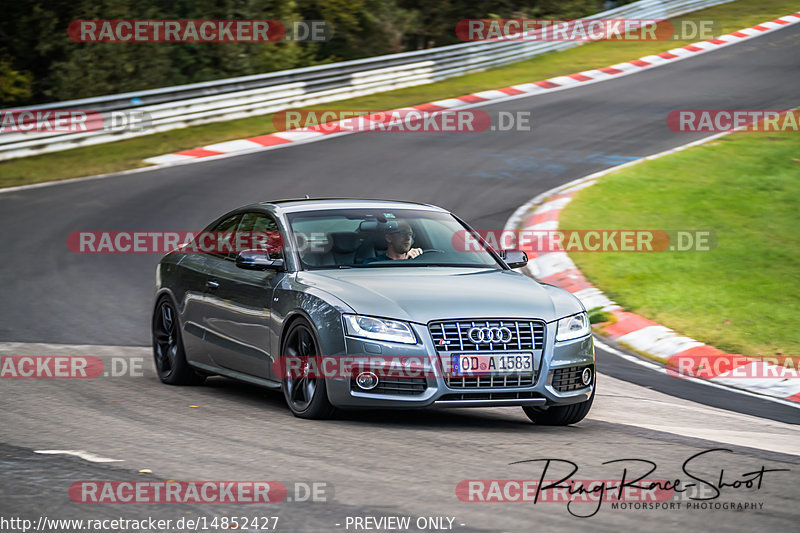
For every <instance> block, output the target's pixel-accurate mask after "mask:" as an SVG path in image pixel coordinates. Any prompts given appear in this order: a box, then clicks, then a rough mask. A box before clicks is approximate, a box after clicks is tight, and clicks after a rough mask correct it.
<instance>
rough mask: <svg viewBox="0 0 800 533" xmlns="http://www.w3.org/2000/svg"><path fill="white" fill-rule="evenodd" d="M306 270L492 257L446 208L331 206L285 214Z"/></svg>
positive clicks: (479, 262) (490, 260)
mask: <svg viewBox="0 0 800 533" xmlns="http://www.w3.org/2000/svg"><path fill="white" fill-rule="evenodd" d="M287 218H288V220H289V226H290V228H291V230H292V234H293V237H294V243H295V246H297V250H298V252H299V255H300V260H301V261H302V264H303V267H304V268H306V269H323V268H356V267H359V268H389V267H417V266H463V267H478V268H481V267H482V268H497V269H500V268H502V266H501V265H500V264H499V263H498V262H497V261H496V260H495V258H494V257H493V256H492V254H491V253H490V252H488V251H487V250H486V249H485V248H484V247H483V246H482V245H481V244H480V243H479V242H478V238H477V237H476V236H475V235H474V234H472V233H471V231H470V230H469V228H467V227H465V226H463V225H462V224H461V223H460V222H459V221H458V220H457V219H455V218H454V217H453V216H452V215H450V214H448V213H441V212H436V211H424V210H414V209H331V210H324V211H313V212H305V213H291V214H289V215H288V216H287Z"/></svg>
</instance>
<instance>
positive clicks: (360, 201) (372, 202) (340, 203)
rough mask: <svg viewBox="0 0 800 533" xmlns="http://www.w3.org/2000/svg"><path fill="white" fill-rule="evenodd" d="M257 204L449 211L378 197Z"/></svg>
mask: <svg viewBox="0 0 800 533" xmlns="http://www.w3.org/2000/svg"><path fill="white" fill-rule="evenodd" d="M255 206H261V207H270V206H272V207H273V208H274V209H276V210H280V211H282V212H284V213H296V212H303V211H319V210H325V209H359V208H371V209H375V208H377V209H422V210H425V211H439V212H444V213H447V212H448V211H447V210H446V209H442V208H441V207H437V206H435V205H430V204H420V203H416V202H407V201H403V200H381V199H377V198H288V199H284V200H273V201H269V202H261V203H259V204H254V207H255Z"/></svg>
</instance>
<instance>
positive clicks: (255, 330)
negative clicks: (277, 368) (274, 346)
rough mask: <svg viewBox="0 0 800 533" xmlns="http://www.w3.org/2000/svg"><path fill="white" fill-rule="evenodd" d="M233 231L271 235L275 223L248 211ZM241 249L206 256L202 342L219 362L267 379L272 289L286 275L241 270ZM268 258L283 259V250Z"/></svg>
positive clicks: (268, 373) (220, 364) (268, 217)
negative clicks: (204, 341) (204, 324)
mask: <svg viewBox="0 0 800 533" xmlns="http://www.w3.org/2000/svg"><path fill="white" fill-rule="evenodd" d="M222 231H228V230H227V229H226V228H223V229H222ZM236 232H237V233H241V232H244V233H247V234H249V233H251V232H266V233H267V234H269V235H275V234H277V232H278V225H277V223H276V222H275V220H274V219H273V218H272V217H271V216H269V215H267V214H266V213H260V212H248V213H244V214H243V215H242V217H241V220H240V222H239V224H238V226H237V229H236ZM233 239H234V241H235V240H236V239H235V236H234V237H233ZM234 244H235V242H234ZM234 248H235V247H234ZM239 251H242V250H234V251H232V252H230V253H217V254H211V255H210V256H209V258H208V272H209V285H208V293H207V314H206V341H207V344H208V346H209V349H210V350H211V354H212V357H213V359H214V362H215V363H216V364H217V365H219V366H221V367H224V368H227V369H230V370H235V371H237V372H242V373H244V374H248V375H251V376H256V377H260V378H269V377H270V376H271V375H272V373H271V362H272V361H271V359H270V355H271V354H270V306H271V302H272V293H273V291H274V288H275V286H276V285H277V284H278V283H280V280H281V279H283V277H284V276H285V274H284V273H283V272H278V271H276V270H269V269H268V270H264V271H258V270H247V269H243V268H239V267H237V266H236V255H237V253H238V252H239ZM270 258H272V259H282V251H281V250H280V249H278V250H275V251H273V252H272V253H270Z"/></svg>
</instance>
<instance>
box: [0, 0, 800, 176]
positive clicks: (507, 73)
mask: <svg viewBox="0 0 800 533" xmlns="http://www.w3.org/2000/svg"><path fill="white" fill-rule="evenodd" d="M797 9H798V6H797V4H796V2H794V1H788V0H738V1H736V2H732V3H729V4H723V5H720V6H715V7H712V8H709V9H705V10H702V11H697V12H694V13H690V14H687V15H685V16H683V17H679V18H677V19H674V20H681V19H713V20H715V21H718V22H719V24H720V28H721V32H722V33H729V32H732V31H736V30H739V29H741V28H745V27H748V26H752V25H754V24H758V23H760V22H764V21H766V20H771V19H775V18H777V17H779V16H783V15H787V14H789V13H793V12H795V11H797ZM690 42H691V41H668V42H664V41H654V42H636V41H616V42H612V41H608V42H598V43H591V44H586V45H583V46H579V47H576V48H572V49H570V50H566V51H564V52H554V53H550V54H546V55H542V56H538V57H535V58H532V59H529V60H527V61H522V62H520V63H514V64H512V65H507V66H504V67H500V68H496V69H492V70H488V71H485V72H480V73H477V74H470V75H466V76H461V77H458V78H452V79H449V80H445V81H442V82H438V83H433V84H428V85H421V86H418V87H410V88H407V89H399V90H396V91H390V92H385V93H378V94H374V95H370V96H364V97H360V98H353V99H349V100H342V101H339V102H332V103H328V104H324V105H319V106H312V107H309V109H331V108H337V109H371V110H381V109H396V108H400V107H405V106H412V105H417V104H421V103H425V102H430V101H432V100H440V99H444V98H451V97H454V96H460V95H464V94H470V93H474V92H477V91H485V90H488V89H497V88H501V87H508V86H509V85H517V84H520V83H528V82H532V81H537V80H542V79H546V78H551V77H555V76H562V75H565V74H572V73H575V72H579V71H583V70H590V69H594V68H602V67H606V66H608V65H612V64H615V63H620V62H623V61H629V60H631V59H636V58H638V57H641V56H644V55H648V54H653V53H657V52H662V51H664V50H668V49H670V48H675V47H678V46H684V45H686V44H689V43H690ZM274 131H275V128H274V127H273V126H272V115H264V116H259V117H252V118H246V119H241V120H233V121H228V122H216V123H213V124H205V125H201V126H194V127H191V128H184V129H179V130H172V131H168V132H164V133H157V134H153V135H147V136H144V137H138V138H135V139H129V140H124V141H118V142H114V143H107V144H101V145H96V146H89V147H84V148H75V149H72V150H66V151H63V152H54V153H51V154H43V155H40V156H32V157H26V158H22V159H13V160H10V161H4V162H0V187H12V186H15V185H23V184H28V183H39V182H43V181H51V180H60V179H67V178H74V177H78V176H90V175H95V174H103V173H109V172H118V171H121V170H127V169H132V168H138V167H143V166H147V164H146V163H144V162H143V161H142V160H143V159H145V158H148V157H152V156H156V155H161V154H167V153H172V152H177V151H181V150H188V149H191V148H197V147H199V146H204V145H208V144H212V143H216V142H221V141H227V140H233V139H241V138H243V137H254V136H257V135H265V134H268V133H273V132H274Z"/></svg>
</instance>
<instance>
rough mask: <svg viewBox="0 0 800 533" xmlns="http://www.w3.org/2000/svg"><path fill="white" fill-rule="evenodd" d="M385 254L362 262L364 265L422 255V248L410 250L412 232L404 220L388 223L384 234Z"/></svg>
mask: <svg viewBox="0 0 800 533" xmlns="http://www.w3.org/2000/svg"><path fill="white" fill-rule="evenodd" d="M384 237H385V238H386V253H385V254H381V255H378V256H375V257H371V258H369V259H365V260H364V264H366V263H372V262H373V261H392V260H397V259H414V258H415V257H417V256H419V255H420V254H421V253H422V248H412V247H411V243H412V242H413V241H414V230H412V229H411V226H410V225H409V224H408V222H406V221H405V220H397V221H396V222H395V223H390V225H389V227H388V228H387V229H386V232H385V233H384Z"/></svg>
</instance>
